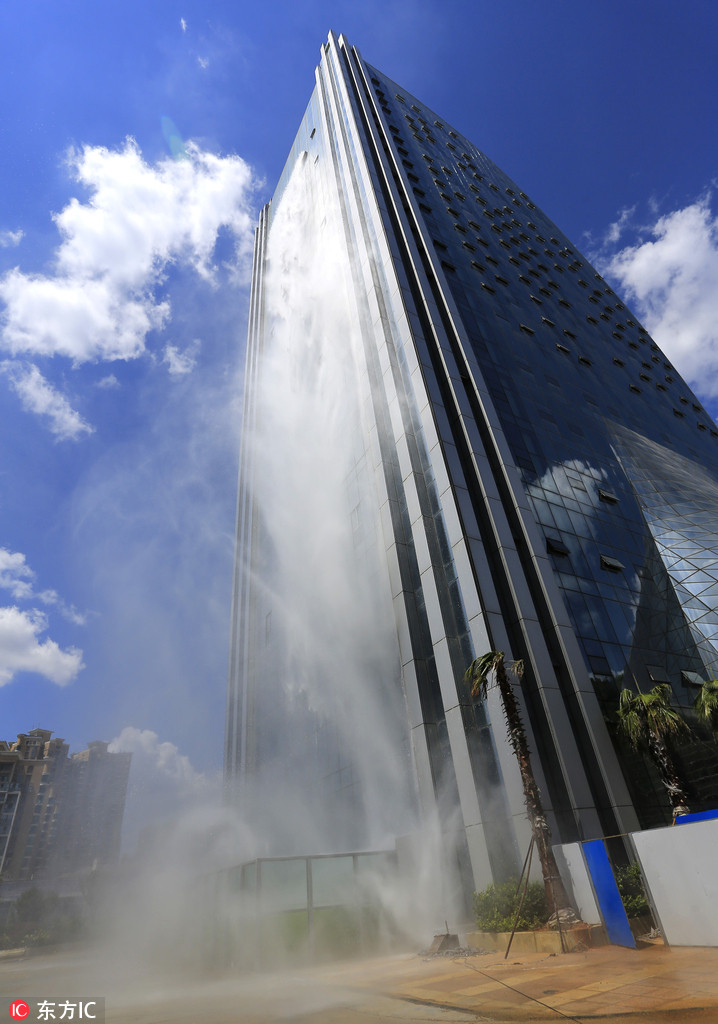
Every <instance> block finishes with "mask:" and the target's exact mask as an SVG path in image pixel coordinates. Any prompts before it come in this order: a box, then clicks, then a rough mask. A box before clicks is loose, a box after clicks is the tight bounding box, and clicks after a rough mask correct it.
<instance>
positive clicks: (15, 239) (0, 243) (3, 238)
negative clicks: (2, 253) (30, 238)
mask: <svg viewBox="0 0 718 1024" xmlns="http://www.w3.org/2000/svg"><path fill="white" fill-rule="evenodd" d="M24 237H25V232H24V231H0V248H2V249H12V248H13V247H14V246H16V245H19V244H20V242H21V241H22V239H23V238H24Z"/></svg>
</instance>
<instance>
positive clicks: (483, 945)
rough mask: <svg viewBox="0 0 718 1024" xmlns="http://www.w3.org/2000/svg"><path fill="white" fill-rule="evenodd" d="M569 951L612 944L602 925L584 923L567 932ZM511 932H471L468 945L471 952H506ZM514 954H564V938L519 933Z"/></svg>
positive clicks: (545, 933) (552, 933)
mask: <svg viewBox="0 0 718 1024" xmlns="http://www.w3.org/2000/svg"><path fill="white" fill-rule="evenodd" d="M563 937H564V942H565V951H566V952H569V953H570V952H571V951H572V950H575V949H581V948H583V949H585V948H586V947H593V946H605V945H606V944H607V943H608V939H607V938H606V931H605V929H604V927H603V925H600V924H580V925H576V926H575V927H573V928H566V929H564V932H563ZM510 938H511V932H467V934H466V945H467V946H468V948H469V949H491V950H496V951H497V952H499V953H501V952H505V951H506V949H507V947H508V944H509V939H510ZM511 952H512V953H562V952H564V950H563V949H562V948H561V936H560V935H559V933H558V932H557V931H549V930H548V929H546V930H542V931H536V932H516V934H515V935H514V940H513V942H512V943H511Z"/></svg>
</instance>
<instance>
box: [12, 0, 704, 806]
mask: <svg viewBox="0 0 718 1024" xmlns="http://www.w3.org/2000/svg"><path fill="white" fill-rule="evenodd" d="M329 28H333V29H334V30H335V31H338V32H344V33H345V34H346V35H347V37H348V38H349V40H350V41H351V42H352V43H354V44H355V45H357V46H358V47H359V49H360V50H361V52H362V54H363V56H364V57H365V58H366V59H367V60H368V61H369V62H370V63H372V64H375V65H376V66H377V67H379V68H381V69H382V70H383V71H384V72H385V73H386V74H388V75H389V76H390V77H392V78H394V79H395V80H396V81H397V82H399V83H401V84H402V86H403V87H404V88H406V89H407V90H409V91H411V92H413V93H414V94H415V95H417V96H418V97H420V98H421V99H422V101H424V102H425V103H426V104H428V105H429V106H430V107H432V108H433V109H435V110H436V111H437V112H439V113H440V114H441V116H442V117H443V118H445V119H446V120H447V121H449V122H450V123H452V124H453V125H454V127H456V128H457V129H458V130H459V131H461V132H463V133H464V134H465V135H467V136H468V137H469V138H470V139H472V141H474V142H476V144H477V145H479V146H480V147H481V148H482V149H484V151H485V152H486V153H487V154H488V155H489V156H490V157H491V158H492V159H493V160H495V161H496V162H497V163H498V164H499V165H500V166H501V167H502V168H503V169H504V170H505V171H506V172H507V173H508V174H510V175H511V176H512V177H514V178H515V179H516V181H517V182H518V184H519V185H520V187H521V188H522V189H524V190H525V191H526V192H528V193H529V194H530V195H531V197H532V198H533V199H534V200H535V202H537V203H538V204H539V205H540V206H541V207H542V208H543V209H544V210H545V211H546V212H547V213H548V214H549V215H550V216H551V217H552V218H553V219H554V220H555V221H556V223H557V224H559V225H560V227H561V228H562V230H564V231H565V232H566V233H567V234H568V236H569V237H570V238H572V239H573V240H574V241H575V243H576V245H577V246H578V247H579V248H581V249H582V250H583V251H584V252H585V253H586V254H588V255H589V256H592V257H593V258H594V260H595V261H597V262H598V263H599V265H600V266H601V268H602V269H603V270H604V272H605V273H606V274H607V276H609V277H611V279H612V280H613V281H614V284H615V285H616V287H617V290H619V291H620V292H621V293H622V294H623V295H624V296H625V297H626V298H627V299H628V301H629V303H630V304H631V305H632V306H633V308H634V310H635V311H636V312H637V313H638V314H639V316H642V318H643V320H644V322H645V323H646V326H648V328H649V329H650V330H652V332H653V333H654V334H655V336H656V338H657V339H658V340H659V342H660V343H661V344H662V345H663V347H664V348H665V349H666V351H667V352H668V354H669V356H670V358H671V359H672V360H673V361H674V363H675V364H676V366H677V367H678V369H679V370H681V372H683V374H684V376H687V377H688V378H689V380H691V381H692V382H693V384H694V386H695V387H696V388H697V390H698V392H699V394H700V396H701V397H702V399H703V400H704V402H705V403H706V405H707V407H708V409H709V410H710V411H712V412H713V414H714V415H715V413H716V412H718V329H717V328H716V326H715V325H716V324H717V323H718V223H717V221H716V211H717V210H718V204H717V203H716V199H715V190H716V180H717V179H718V134H717V133H716V131H715V99H716V96H717V95H718V64H717V62H716V61H715V46H716V40H717V38H718V6H716V4H715V3H714V2H712V0H705V2H702V0H688V2H687V3H685V4H683V5H681V6H680V7H679V6H678V5H676V4H675V3H673V2H671V3H668V2H663V0H651V2H644V0H631V2H630V3H626V2H625V0H623V2H620V3H619V2H617V0H603V2H602V3H601V4H596V3H587V2H583V0H572V2H562V0H554V2H551V0H546V2H545V3H537V2H535V0H503V2H502V3H500V4H497V3H488V2H477V0H474V2H465V0H433V2H428V0H415V2H408V0H381V2H375V0H365V2H363V3H361V4H357V3H355V2H352V3H348V2H344V0H335V2H333V3H328V2H325V0H312V2H301V0H294V2H288V0H287V2H285V0H267V2H265V3H264V4H262V5H257V4H244V3H241V2H238V0H232V2H229V0H203V2H202V3H199V2H197V0H188V2H174V0H173V2H167V0H152V2H149V3H148V2H147V0H142V2H136V0H125V2H123V3H118V2H115V0H106V2H104V3H97V2H96V0H63V2H62V3H58V2H54V0H4V2H3V4H2V5H1V6H0V95H2V97H3V103H2V105H0V143H1V150H0V153H1V154H2V157H1V162H0V184H1V188H0V403H1V404H0V408H1V409H2V414H1V415H0V481H1V482H2V486H1V487H0V549H1V551H0V684H1V685H0V722H2V731H1V735H2V736H3V737H6V738H13V737H14V735H15V733H17V732H19V731H25V730H27V729H30V728H33V727H35V726H41V727H44V728H50V729H53V730H55V732H56V734H57V735H61V736H64V737H65V739H66V740H67V741H68V742H69V743H70V744H71V747H72V749H73V750H76V749H80V748H81V747H82V746H84V744H85V743H86V742H87V741H89V740H93V739H106V740H113V739H116V738H118V737H120V736H122V737H124V743H125V745H126V746H128V747H131V748H132V749H134V750H135V751H136V752H137V762H138V764H139V763H140V761H141V760H142V759H144V760H142V763H143V764H144V765H146V766H147V770H148V773H149V774H148V779H149V778H150V776H151V773H152V772H153V771H154V773H155V776H156V778H157V779H159V780H160V782H161V783H162V785H163V786H165V788H166V787H169V789H171V788H172V786H174V787H175V788H176V789H178V790H183V791H187V790H189V789H192V787H193V786H195V785H196V786H199V787H200V788H201V787H202V786H203V785H204V784H205V783H204V780H205V777H207V776H209V777H212V776H213V775H214V773H216V772H217V771H218V770H219V769H220V767H221V757H222V743H223V729H224V700H225V677H226V663H227V644H228V624H229V600H230V587H231V558H232V550H233V536H232V534H233V519H234V508H235V490H236V465H237V454H238V444H239V409H240V405H239V397H240V390H241V377H242V366H243V355H244V335H245V320H246V311H247V299H248V285H247V260H248V257H249V253H250V247H251V239H252V231H253V225H254V221H255V218H256V215H257V212H258V210H259V208H260V206H261V205H262V204H263V203H264V202H265V201H266V200H267V199H268V198H269V196H270V195H271V193H272V190H273V187H274V184H275V183H276V181H277V179H278V177H279V174H280V172H281V169H282V165H283V163H284V159H285V157H286V154H287V152H288V150H289V147H290V145H291V142H292V140H293V137H294V134H295V131H296V128H297V126H298V124H299V121H300V118H301V116H302V113H303V111H304V108H305V106H306V103H307V101H308V99H309V95H310V93H311V90H312V87H313V81H314V79H313V74H314V66H315V64H316V62H317V60H318V57H319V48H320V46H321V44H322V42H323V41H324V40H325V38H326V34H327V31H328V30H329ZM178 149H179V150H180V152H181V154H182V155H183V157H184V158H183V159H179V160H177V159H173V153H174V154H175V155H176V154H177V151H178ZM148 785H149V782H148Z"/></svg>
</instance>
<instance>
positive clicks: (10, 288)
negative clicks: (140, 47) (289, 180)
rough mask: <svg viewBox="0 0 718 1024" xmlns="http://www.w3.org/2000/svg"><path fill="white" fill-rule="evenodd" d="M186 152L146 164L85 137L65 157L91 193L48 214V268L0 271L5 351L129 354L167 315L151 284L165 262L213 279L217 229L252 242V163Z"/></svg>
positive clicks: (190, 147)
mask: <svg viewBox="0 0 718 1024" xmlns="http://www.w3.org/2000/svg"><path fill="white" fill-rule="evenodd" d="M185 148H186V154H187V158H186V159H182V160H172V159H169V158H166V159H164V160H161V161H160V162H159V163H157V164H155V165H154V166H150V165H148V164H147V163H145V161H144V160H143V158H142V154H141V153H140V151H139V149H138V147H137V145H136V144H135V143H134V142H133V141H132V140H128V141H127V142H126V143H125V146H124V148H123V149H121V150H118V151H116V150H109V149H106V148H104V147H101V146H85V147H83V148H82V150H80V151H72V152H71V153H70V156H69V165H70V167H71V169H72V171H73V173H74V176H75V179H76V180H77V182H78V183H79V184H81V185H82V186H83V187H84V188H86V189H87V190H88V191H89V193H90V197H89V199H88V200H87V201H86V202H81V201H80V200H78V199H76V198H73V199H71V200H70V202H69V203H68V204H67V205H66V206H65V207H64V209H63V210H62V211H61V212H60V213H59V214H56V215H55V217H54V220H55V223H56V225H57V228H58V231H59V233H60V236H61V243H60V245H59V247H58V248H57V250H56V252H55V258H54V273H52V274H48V275H43V274H25V273H23V272H22V271H21V270H20V269H18V268H15V269H14V270H11V271H10V272H9V273H7V274H6V275H5V276H4V277H3V278H2V279H0V300H2V301H3V302H4V303H5V307H6V308H5V316H4V323H3V325H2V332H1V335H0V339H1V343H2V345H3V346H4V347H5V348H6V349H7V350H8V351H10V352H11V353H13V354H18V353H38V354H42V355H63V356H67V357H68V358H70V359H72V360H73V361H74V363H75V364H79V363H82V362H86V361H90V360H99V359H108V360H111V359H132V358H136V357H137V356H140V355H141V354H142V353H143V352H144V351H145V347H146V340H147V335H148V334H149V332H150V331H152V330H160V329H161V328H162V327H163V326H164V325H165V324H166V323H167V321H168V320H169V317H170V303H169V301H168V299H167V298H166V297H165V296H162V295H161V294H159V293H160V292H161V286H162V284H163V281H164V276H165V273H166V271H167V268H168V266H169V264H170V263H175V264H177V265H181V266H186V267H190V268H191V269H193V270H194V271H195V272H196V273H197V274H198V275H200V277H202V278H203V279H204V280H206V281H208V282H210V283H213V282H214V280H215V277H216V268H215V266H214V265H213V262H212V260H213V254H214V247H215V243H216V241H217V235H218V232H219V231H220V229H222V228H226V229H229V231H230V232H231V233H232V234H233V235H234V238H235V244H236V249H237V253H238V255H239V257H240V258H244V257H246V256H247V254H248V253H249V251H250V250H251V240H252V236H253V224H254V215H253V213H252V212H251V210H250V205H249V203H250V197H251V193H252V189H253V187H254V181H253V177H252V172H251V170H250V168H249V167H248V165H247V164H246V163H245V162H244V161H243V160H241V159H240V158H239V157H237V156H229V157H219V156H215V155H213V154H211V153H206V152H203V151H202V150H200V149H199V147H197V146H196V145H194V144H193V143H187V145H186V147H185Z"/></svg>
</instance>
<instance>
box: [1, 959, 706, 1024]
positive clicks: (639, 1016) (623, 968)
mask: <svg viewBox="0 0 718 1024" xmlns="http://www.w3.org/2000/svg"><path fill="white" fill-rule="evenodd" d="M49 994H52V995H54V996H63V997H64V998H68V997H70V998H71V997H73V996H75V997H79V996H81V995H83V994H84V995H104V996H105V997H106V1005H107V1015H106V1021H107V1024H191V1022H192V1024H194V1022H196V1024H200V1022H201V1024H205V1022H209V1021H212V1022H215V1021H218V1022H224V1021H227V1022H231V1024H279V1022H293V1024H381V1022H386V1024H390V1022H391V1024H396V1022H399V1021H403V1022H409V1024H411V1022H417V1024H419V1022H424V1021H443V1022H445V1024H459V1022H471V1021H480V1022H481V1021H483V1022H485V1024H499V1022H514V1021H523V1022H527V1024H528V1022H554V1021H556V1022H558V1021H573V1022H578V1024H583V1022H586V1024H588V1022H591V1024H601V1022H607V1021H612V1020H620V1019H623V1020H626V1021H627V1024H630V1022H631V1018H632V1019H633V1021H635V1022H636V1024H679V1022H680V1024H694V1022H696V1024H698V1022H701V1024H718V949H706V948H699V947H698V948H697V947H693V948H686V947H683V948H676V947H674V948H673V949H667V948H665V947H663V946H660V945H659V946H655V945H654V946H650V947H648V948H646V949H640V950H629V949H621V948H619V947H616V946H606V947H602V948H599V949H593V950H587V951H586V952H575V953H568V954H562V955H546V954H540V953H532V954H526V955H523V956H515V957H514V956H510V957H509V959H508V960H504V958H503V954H500V953H491V954H484V955H475V956H468V957H458V956H457V957H436V958H428V957H426V956H423V955H421V954H417V955H413V954H412V955H409V954H405V955H399V956H396V955H395V956H386V957H380V958H376V959H372V960H363V961H351V962H343V963H334V964H331V965H324V966H320V967H313V968H307V969H302V970H300V969H287V970H284V971H278V972H275V973H265V974H245V975H238V976H232V975H228V974H227V973H224V974H217V975H215V976H213V977H207V976H206V975H205V976H204V977H202V978H199V979H192V978H191V977H190V976H189V975H188V974H187V972H185V973H183V974H182V975H181V976H180V975H177V976H175V977H171V976H164V977H158V976H157V974H156V973H155V972H154V971H153V970H152V969H151V968H150V967H149V966H148V965H146V964H145V965H144V966H143V965H141V964H137V963H134V964H130V962H129V961H127V962H125V961H123V960H122V959H121V958H119V957H117V956H115V955H113V956H111V957H109V958H108V957H106V956H100V955H99V954H98V952H97V951H89V950H78V949H76V950H72V951H59V952H57V953H55V954H49V955H47V954H46V955H39V956H37V955H36V956H32V957H26V958H18V959H8V960H0V1022H1V1021H2V1020H3V1019H7V1020H10V1017H9V1016H8V1017H5V1016H4V1015H5V1013H6V1012H7V1011H6V1010H5V1008H4V1006H3V1002H6V1003H7V1005H8V1006H9V1004H10V1003H11V1002H12V1000H13V999H18V998H23V997H28V996H31V995H37V996H40V995H43V996H45V995H49Z"/></svg>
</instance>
